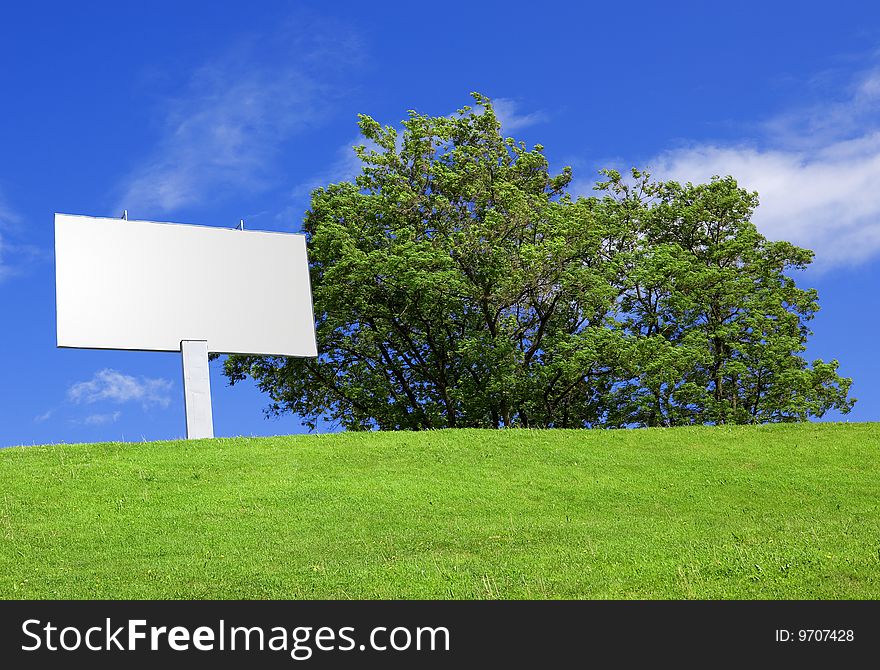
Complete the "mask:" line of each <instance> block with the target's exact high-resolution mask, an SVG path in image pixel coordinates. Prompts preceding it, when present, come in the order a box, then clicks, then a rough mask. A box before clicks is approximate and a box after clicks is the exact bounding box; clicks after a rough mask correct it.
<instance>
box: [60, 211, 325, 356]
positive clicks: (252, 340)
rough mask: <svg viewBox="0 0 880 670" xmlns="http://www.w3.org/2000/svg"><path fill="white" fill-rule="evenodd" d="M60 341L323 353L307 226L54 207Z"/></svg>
mask: <svg viewBox="0 0 880 670" xmlns="http://www.w3.org/2000/svg"><path fill="white" fill-rule="evenodd" d="M55 282H56V286H55V290H56V312H57V338H58V346H59V347H75V348H85V349H128V350H141V351H176V352H179V351H180V350H181V341H182V340H204V341H206V342H207V346H208V350H209V351H210V352H212V353H227V354H267V355H281V356H315V355H317V350H316V346H315V330H314V318H313V314H312V299H311V287H310V285H309V270H308V261H307V259H306V242H305V237H304V236H303V235H295V234H290V233H274V232H263V231H250V230H236V229H229V228H216V227H212V226H197V225H188V224H174V223H160V222H155V221H129V220H123V219H110V218H98V217H91V216H74V215H69V214H56V215H55Z"/></svg>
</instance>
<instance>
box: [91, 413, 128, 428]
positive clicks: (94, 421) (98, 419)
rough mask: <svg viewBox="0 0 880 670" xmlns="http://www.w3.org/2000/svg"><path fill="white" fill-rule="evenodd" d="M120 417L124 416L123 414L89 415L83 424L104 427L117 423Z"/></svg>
mask: <svg viewBox="0 0 880 670" xmlns="http://www.w3.org/2000/svg"><path fill="white" fill-rule="evenodd" d="M120 416H122V412H119V411H116V412H110V413H108V414H89V415H88V416H87V417H86V418H85V419H83V421H82V422H83V423H84V424H85V425H87V426H103V425H104V424H107V423H116V421H117V420H118V419H119V417H120Z"/></svg>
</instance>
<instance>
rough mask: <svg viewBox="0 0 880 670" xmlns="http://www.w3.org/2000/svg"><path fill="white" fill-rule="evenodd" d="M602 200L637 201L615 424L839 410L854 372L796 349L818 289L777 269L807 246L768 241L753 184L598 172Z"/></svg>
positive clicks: (803, 258)
mask: <svg viewBox="0 0 880 670" xmlns="http://www.w3.org/2000/svg"><path fill="white" fill-rule="evenodd" d="M606 175H607V176H608V180H607V181H605V182H603V183H602V184H600V187H601V188H602V189H605V190H606V192H608V193H609V194H610V195H611V207H610V209H611V210H618V211H623V212H630V213H632V212H634V213H636V214H637V216H631V217H630V219H629V221H628V227H629V228H630V230H631V231H632V232H633V240H634V242H633V243H631V245H630V247H629V248H628V249H626V250H622V252H621V254H620V256H621V258H622V259H624V263H625V266H626V268H627V272H626V274H625V276H626V279H625V280H624V282H623V284H622V286H621V288H622V291H621V299H620V308H621V309H620V319H619V326H620V327H621V328H622V330H623V332H624V333H625V334H626V335H627V340H628V342H629V347H628V353H627V355H626V356H624V357H623V359H622V360H623V361H624V366H623V369H625V373H623V374H622V377H627V376H628V377H629V378H628V380H627V381H625V382H624V383H622V384H620V385H618V386H617V387H616V389H615V395H616V398H615V400H614V401H613V402H612V406H613V407H615V408H616V420H615V423H617V424H636V425H648V426H657V425H667V426H669V425H682V424H692V423H765V422H780V421H802V420H805V419H807V418H808V417H810V416H822V415H823V414H824V413H825V412H826V411H828V410H829V409H837V410H839V411H841V412H843V413H848V412H849V411H850V409H851V408H852V406H853V404H854V402H855V401H854V400H852V399H849V398H848V396H847V393H848V390H849V387H850V384H851V380H850V379H845V378H841V377H839V376H838V375H837V368H838V362H837V361H836V360H834V361H831V362H830V363H825V362H823V361H822V360H816V361H814V362H813V364H812V367H810V366H809V365H808V364H807V362H806V361H805V360H804V359H803V358H801V357H800V355H799V354H800V353H801V352H803V351H804V350H805V348H806V347H805V343H806V340H807V338H808V337H809V335H811V334H812V333H811V331H810V330H809V328H808V327H807V325H806V324H807V322H808V321H809V320H811V319H812V318H813V316H814V315H815V313H816V311H817V310H818V309H819V305H818V296H817V294H816V291H815V290H812V289H809V290H803V289H800V288H798V287H797V286H796V284H795V282H794V280H793V279H792V278H791V277H790V276H788V275H787V274H786V271H787V270H789V269H803V268H805V267H806V266H807V265H808V264H809V263H810V262H811V261H812V258H813V253H812V252H811V251H808V250H806V249H801V248H798V247H796V246H794V245H792V244H790V243H788V242H771V241H769V240H767V239H766V238H765V237H764V236H763V235H761V234H760V233H759V232H758V230H757V229H756V227H755V225H754V224H753V223H752V222H751V216H752V213H753V211H754V209H755V207H757V205H758V196H757V194H756V193H750V192H748V191H746V190H745V189H741V188H739V187H738V186H737V183H736V181H735V180H734V179H733V178H732V177H726V178H723V179H721V178H718V177H716V178H714V179H712V181H711V182H710V183H708V184H700V185H697V186H694V185H692V184H687V185H685V186H682V185H680V184H678V183H676V182H667V183H651V182H650V180H649V176H648V175H646V174H642V173H640V172H638V171H633V179H634V181H635V186H630V185H627V184H625V183H624V181H623V180H622V179H621V176H620V175H619V174H618V173H616V172H613V171H607V172H606Z"/></svg>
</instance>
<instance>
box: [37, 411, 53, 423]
mask: <svg viewBox="0 0 880 670" xmlns="http://www.w3.org/2000/svg"><path fill="white" fill-rule="evenodd" d="M54 413H55V410H54V409H50V410H46V411H45V412H43V413H42V414H38V415H37V416H35V417H34V423H43V422H44V421H48V420H49V419H50V418H52V415H53V414H54Z"/></svg>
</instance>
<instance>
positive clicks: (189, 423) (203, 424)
mask: <svg viewBox="0 0 880 670" xmlns="http://www.w3.org/2000/svg"><path fill="white" fill-rule="evenodd" d="M180 353H181V355H182V358H183V395H184V406H185V408H186V439H188V440H198V439H201V438H204V437H214V417H213V415H212V413H211V380H210V377H209V375H208V343H207V342H206V341H205V340H181V342H180Z"/></svg>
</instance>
